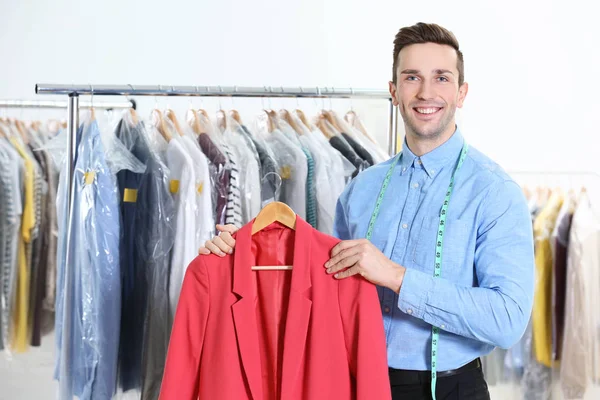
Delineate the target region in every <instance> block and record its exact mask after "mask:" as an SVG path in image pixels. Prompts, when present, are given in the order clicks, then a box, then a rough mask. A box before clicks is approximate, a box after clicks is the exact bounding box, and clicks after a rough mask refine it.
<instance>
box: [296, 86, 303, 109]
mask: <svg viewBox="0 0 600 400" xmlns="http://www.w3.org/2000/svg"><path fill="white" fill-rule="evenodd" d="M300 93H302V94H304V89H302V86H300ZM299 98H300V96H296V108H300V100H298V99H299Z"/></svg>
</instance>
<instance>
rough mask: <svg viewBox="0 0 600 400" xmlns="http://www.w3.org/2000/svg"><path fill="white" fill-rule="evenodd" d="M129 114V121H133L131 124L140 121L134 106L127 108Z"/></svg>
mask: <svg viewBox="0 0 600 400" xmlns="http://www.w3.org/2000/svg"><path fill="white" fill-rule="evenodd" d="M129 114H130V115H131V121H132V122H133V125H134V126H135V125H137V124H138V123H139V121H140V118H139V117H138V113H137V111H135V109H134V108H130V109H129Z"/></svg>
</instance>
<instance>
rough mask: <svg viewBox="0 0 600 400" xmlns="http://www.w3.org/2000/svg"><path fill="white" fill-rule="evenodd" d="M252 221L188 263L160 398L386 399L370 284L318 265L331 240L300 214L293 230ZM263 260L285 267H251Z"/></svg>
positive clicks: (381, 343)
mask: <svg viewBox="0 0 600 400" xmlns="http://www.w3.org/2000/svg"><path fill="white" fill-rule="evenodd" d="M251 230H252V223H250V224H247V225H245V226H244V227H242V229H240V230H239V231H238V232H237V233H236V240H237V245H236V251H235V253H234V255H228V256H226V257H224V258H220V257H215V256H208V257H206V256H199V257H198V258H196V260H195V261H194V263H193V264H192V265H191V266H190V269H189V270H188V273H187V275H186V278H185V283H184V287H183V290H182V295H181V303H180V304H179V306H178V309H177V315H176V317H175V324H174V327H173V334H172V336H171V341H170V344H169V355H168V358H167V365H166V369H165V377H164V379H163V386H162V389H161V397H160V398H161V399H181V400H193V399H196V398H200V399H204V398H206V399H213V398H219V399H223V400H226V399H232V400H233V399H235V400H241V399H273V400H274V399H279V398H286V399H321V398H322V399H325V398H328V399H329V398H335V399H364V400H367V399H382V400H385V399H391V393H390V384H389V378H388V374H387V372H388V371H387V365H386V357H385V337H384V334H383V325H382V322H381V314H380V313H379V312H378V305H377V295H376V291H375V287H374V286H373V285H371V284H370V283H368V282H367V281H365V280H363V279H361V278H357V277H353V278H350V279H347V280H342V281H340V280H335V279H333V278H332V277H331V276H328V275H327V274H325V273H324V272H323V264H324V263H325V262H326V261H327V260H328V259H329V257H330V251H331V248H332V247H333V246H335V245H336V244H337V243H338V240H337V239H334V238H332V237H330V236H326V235H323V234H322V233H319V232H317V231H315V230H314V229H312V228H311V227H310V226H309V225H308V224H307V223H306V222H304V221H303V220H301V219H300V218H298V219H297V221H296V230H295V231H293V230H290V229H289V228H286V227H284V226H283V225H280V224H278V223H274V224H271V225H270V226H269V227H267V228H265V229H263V230H261V231H260V232H258V233H256V234H255V235H251ZM267 264H268V265H275V264H293V267H294V268H293V270H292V271H269V273H268V274H265V273H264V272H253V271H252V270H251V266H252V265H267ZM273 288H278V289H277V290H272V289H273ZM309 288H310V293H311V295H310V298H308V297H305V296H306V293H307V290H308V289H309ZM232 296H234V297H235V296H238V299H239V300H237V303H235V300H234V303H235V304H234V305H233V307H232V305H231V304H232V303H231V298H232ZM267 306H268V307H267ZM274 306H275V307H274ZM232 310H233V312H232ZM323 332H338V333H339V334H335V335H323Z"/></svg>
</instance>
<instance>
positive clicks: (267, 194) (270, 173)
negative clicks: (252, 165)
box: [242, 125, 281, 207]
mask: <svg viewBox="0 0 600 400" xmlns="http://www.w3.org/2000/svg"><path fill="white" fill-rule="evenodd" d="M242 130H243V133H244V134H245V135H246V136H247V137H249V138H250V139H251V140H252V143H253V144H254V147H255V148H256V152H257V153H258V158H259V161H260V182H261V186H260V191H261V199H262V207H264V206H265V205H267V204H268V203H270V202H272V201H279V187H280V186H281V180H280V179H279V177H278V171H279V167H278V165H277V162H276V161H275V157H274V156H272V155H271V153H270V149H269V148H268V147H265V146H263V145H262V144H261V143H259V142H258V140H256V138H255V137H254V136H252V134H251V133H250V131H249V130H248V128H246V126H245V125H242Z"/></svg>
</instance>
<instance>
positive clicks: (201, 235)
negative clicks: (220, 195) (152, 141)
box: [181, 136, 215, 248]
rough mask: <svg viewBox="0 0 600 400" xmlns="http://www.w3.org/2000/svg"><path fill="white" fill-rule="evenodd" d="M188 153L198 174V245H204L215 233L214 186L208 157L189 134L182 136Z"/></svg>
mask: <svg viewBox="0 0 600 400" xmlns="http://www.w3.org/2000/svg"><path fill="white" fill-rule="evenodd" d="M181 139H182V141H183V144H184V145H185V148H186V150H187V151H188V154H189V155H190V157H191V158H192V161H193V163H194V172H195V176H196V185H195V186H196V209H195V212H196V247H197V248H200V247H201V246H204V243H206V241H207V240H210V239H211V238H212V236H213V233H214V226H215V221H214V218H213V204H212V188H211V183H210V170H209V167H208V159H207V158H206V156H205V155H204V153H202V151H201V150H200V147H199V146H198V144H197V143H194V141H193V140H192V138H190V137H189V136H182V137H181Z"/></svg>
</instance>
